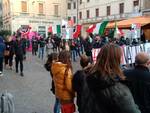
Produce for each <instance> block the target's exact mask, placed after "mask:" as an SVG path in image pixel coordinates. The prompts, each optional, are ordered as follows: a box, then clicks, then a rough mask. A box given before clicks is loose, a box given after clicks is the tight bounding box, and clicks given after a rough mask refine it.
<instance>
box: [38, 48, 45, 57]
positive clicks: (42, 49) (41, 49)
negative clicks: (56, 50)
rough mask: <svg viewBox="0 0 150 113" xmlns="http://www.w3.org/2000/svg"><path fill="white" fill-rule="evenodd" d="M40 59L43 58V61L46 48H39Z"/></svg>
mask: <svg viewBox="0 0 150 113" xmlns="http://www.w3.org/2000/svg"><path fill="white" fill-rule="evenodd" d="M39 58H42V60H43V58H44V47H40V48H39Z"/></svg>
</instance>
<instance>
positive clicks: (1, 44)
mask: <svg viewBox="0 0 150 113" xmlns="http://www.w3.org/2000/svg"><path fill="white" fill-rule="evenodd" d="M4 51H5V44H4V41H3V38H2V37H1V36H0V76H3V73H2V72H3V59H4Z"/></svg>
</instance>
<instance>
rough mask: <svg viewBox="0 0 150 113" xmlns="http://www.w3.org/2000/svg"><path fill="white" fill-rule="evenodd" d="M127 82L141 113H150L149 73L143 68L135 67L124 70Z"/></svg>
mask: <svg viewBox="0 0 150 113" xmlns="http://www.w3.org/2000/svg"><path fill="white" fill-rule="evenodd" d="M124 74H125V76H126V77H127V81H126V82H125V84H126V85H127V86H128V87H129V88H130V90H131V92H132V94H133V97H134V99H135V102H136V104H137V105H138V106H139V108H140V110H141V112H142V113H150V72H149V69H148V68H146V67H144V66H136V67H135V68H134V69H131V70H125V71H124Z"/></svg>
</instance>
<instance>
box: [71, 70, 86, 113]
mask: <svg viewBox="0 0 150 113" xmlns="http://www.w3.org/2000/svg"><path fill="white" fill-rule="evenodd" d="M85 76H86V73H85V72H84V70H80V71H77V72H76V73H75V74H74V76H73V80H72V87H73V90H74V91H75V92H76V93H77V106H78V111H79V113H82V112H81V104H82V103H81V97H82V91H83V83H84V77H85Z"/></svg>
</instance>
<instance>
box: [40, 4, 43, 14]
mask: <svg viewBox="0 0 150 113" xmlns="http://www.w3.org/2000/svg"><path fill="white" fill-rule="evenodd" d="M39 14H43V3H39Z"/></svg>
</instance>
